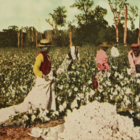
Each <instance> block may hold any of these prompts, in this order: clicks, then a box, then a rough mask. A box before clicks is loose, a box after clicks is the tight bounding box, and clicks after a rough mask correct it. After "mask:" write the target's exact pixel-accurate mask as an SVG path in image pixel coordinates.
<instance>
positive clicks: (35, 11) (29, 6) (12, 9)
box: [0, 0, 140, 32]
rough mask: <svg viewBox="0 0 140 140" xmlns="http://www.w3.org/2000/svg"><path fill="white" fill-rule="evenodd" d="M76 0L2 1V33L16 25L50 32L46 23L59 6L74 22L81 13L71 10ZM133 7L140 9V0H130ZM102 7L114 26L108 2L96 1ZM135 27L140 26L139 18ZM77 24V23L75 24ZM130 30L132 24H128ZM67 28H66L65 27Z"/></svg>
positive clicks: (0, 8) (104, 0)
mask: <svg viewBox="0 0 140 140" xmlns="http://www.w3.org/2000/svg"><path fill="white" fill-rule="evenodd" d="M75 1H76V0H0V3H1V4H0V31H2V30H3V29H8V27H9V26H12V25H16V26H18V27H19V28H21V27H26V26H34V27H35V28H36V29H37V30H38V31H40V32H43V31H44V30H50V29H52V27H51V26H50V25H49V24H48V23H47V22H46V21H45V19H48V18H50V16H49V13H53V10H54V9H56V8H57V7H58V6H65V7H66V10H67V21H71V22H72V21H73V19H74V16H75V15H78V14H79V13H80V11H79V10H77V9H76V8H70V5H72V4H73V3H75ZM128 2H129V3H130V4H131V5H136V6H137V7H140V0H128ZM98 5H99V6H101V7H103V8H105V9H107V11H108V13H107V15H106V16H105V19H106V20H107V21H108V23H109V25H112V24H113V14H112V12H111V10H110V7H109V4H108V0H94V6H93V7H92V9H93V10H94V8H95V7H96V6H98ZM134 23H135V27H136V28H138V26H139V18H138V17H137V19H136V21H135V22H134ZM73 24H75V23H73ZM128 27H129V28H130V23H129V22H128ZM64 28H66V27H64Z"/></svg>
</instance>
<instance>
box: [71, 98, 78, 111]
mask: <svg viewBox="0 0 140 140" xmlns="http://www.w3.org/2000/svg"><path fill="white" fill-rule="evenodd" d="M75 107H78V104H77V100H74V101H73V102H72V104H71V108H72V109H73V108H75Z"/></svg>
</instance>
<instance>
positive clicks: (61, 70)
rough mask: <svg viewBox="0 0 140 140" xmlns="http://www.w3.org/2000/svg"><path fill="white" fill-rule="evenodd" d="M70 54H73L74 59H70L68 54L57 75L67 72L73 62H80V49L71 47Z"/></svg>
mask: <svg viewBox="0 0 140 140" xmlns="http://www.w3.org/2000/svg"><path fill="white" fill-rule="evenodd" d="M76 49H77V51H78V54H77V55H76ZM70 53H71V57H72V58H70V57H69V55H68V54H67V55H66V57H65V59H64V61H63V62H62V64H61V65H60V67H59V68H58V70H57V71H56V73H57V74H61V73H64V72H67V69H68V66H69V65H70V63H71V62H72V60H78V61H79V60H80V54H79V48H77V47H75V46H71V47H70Z"/></svg>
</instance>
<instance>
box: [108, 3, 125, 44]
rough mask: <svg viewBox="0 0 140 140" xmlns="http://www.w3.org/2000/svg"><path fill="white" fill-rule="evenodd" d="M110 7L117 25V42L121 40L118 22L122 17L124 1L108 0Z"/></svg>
mask: <svg viewBox="0 0 140 140" xmlns="http://www.w3.org/2000/svg"><path fill="white" fill-rule="evenodd" d="M108 2H109V5H110V9H111V11H112V13H113V15H114V24H115V27H116V42H117V43H118V42H119V30H118V23H119V19H120V14H121V12H122V10H123V8H124V1H122V0H108Z"/></svg>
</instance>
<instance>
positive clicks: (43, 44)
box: [37, 39, 53, 48]
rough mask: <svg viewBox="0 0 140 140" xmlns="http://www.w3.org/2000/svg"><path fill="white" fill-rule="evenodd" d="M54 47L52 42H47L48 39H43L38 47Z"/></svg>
mask: <svg viewBox="0 0 140 140" xmlns="http://www.w3.org/2000/svg"><path fill="white" fill-rule="evenodd" d="M50 46H53V45H52V43H51V41H49V40H47V39H41V40H40V43H39V44H38V45H37V47H41V48H42V47H50Z"/></svg>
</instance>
